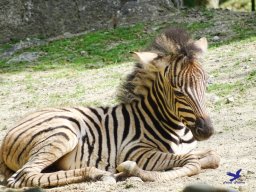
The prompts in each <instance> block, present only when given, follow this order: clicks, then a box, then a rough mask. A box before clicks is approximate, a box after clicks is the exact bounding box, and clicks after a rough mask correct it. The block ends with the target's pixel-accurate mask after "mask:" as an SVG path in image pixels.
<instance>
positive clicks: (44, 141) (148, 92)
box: [0, 28, 220, 188]
mask: <svg viewBox="0 0 256 192" xmlns="http://www.w3.org/2000/svg"><path fill="white" fill-rule="evenodd" d="M206 51H207V40H206V38H201V39H199V40H192V39H191V38H190V35H189V34H188V33H187V32H186V31H185V30H183V29H176V28H170V29H167V30H166V31H164V32H162V33H161V34H160V35H158V36H157V37H156V38H155V39H154V40H153V43H152V45H151V46H150V47H149V48H148V49H147V50H146V51H142V52H133V53H132V54H133V55H134V57H135V59H136V64H135V66H134V69H133V71H132V72H131V73H130V74H129V75H128V76H127V78H126V79H125V80H124V81H123V83H122V84H121V85H120V88H119V90H118V94H117V96H118V99H119V103H118V104H116V105H115V106H105V107H60V108H47V109H43V110H40V111H37V112H34V113H32V114H30V115H28V116H26V117H25V118H24V119H22V120H20V121H19V122H18V123H17V124H16V125H15V126H14V127H13V128H12V129H10V130H9V131H8V132H7V134H6V135H5V137H4V139H3V141H2V144H1V148H0V171H1V173H2V174H3V175H4V176H5V178H6V183H7V186H9V187H12V188H21V187H31V186H39V187H55V186H61V185H66V184H71V183H78V182H83V181H88V180H92V181H94V180H103V181H118V180H119V179H120V178H125V177H129V176H136V177H140V178H141V179H142V180H143V181H170V180H173V179H175V178H177V177H183V176H191V175H195V174H199V173H200V170H201V169H206V168H212V169H213V168H217V167H218V166H219V162H220V156H219V155H218V154H217V152H216V151H214V150H210V149H209V150H205V151H193V149H194V148H195V147H196V142H197V141H202V140H206V139H208V138H210V136H211V135H212V134H213V133H214V128H213V125H212V123H211V119H210V117H209V115H208V113H207V111H206V105H205V91H206V84H207V74H206V72H205V71H204V70H203V68H202V65H201V63H202V60H201V58H202V55H203V53H204V52H206ZM177 167H179V169H177Z"/></svg>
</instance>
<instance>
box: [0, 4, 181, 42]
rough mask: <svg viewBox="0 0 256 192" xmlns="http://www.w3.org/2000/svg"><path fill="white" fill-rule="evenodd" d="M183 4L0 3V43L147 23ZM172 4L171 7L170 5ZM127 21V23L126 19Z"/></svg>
mask: <svg viewBox="0 0 256 192" xmlns="http://www.w3.org/2000/svg"><path fill="white" fill-rule="evenodd" d="M180 1H182V0H86V1H85V0H74V1H70V0H62V1H56V0H47V1H37V0H1V1H0V42H4V41H9V40H11V39H24V38H26V37H53V36H57V35H62V34H64V33H67V32H69V33H77V32H81V31H86V30H94V29H99V28H107V27H113V25H116V23H118V22H119V23H121V22H136V21H141V20H150V19H152V18H155V17H157V16H158V15H161V14H165V13H166V12H168V11H170V10H171V9H172V8H173V7H174V6H175V5H176V6H179V3H177V2H180ZM173 2H174V3H173ZM127 18H128V19H127Z"/></svg>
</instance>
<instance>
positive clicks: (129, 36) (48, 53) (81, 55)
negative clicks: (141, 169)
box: [0, 9, 256, 73]
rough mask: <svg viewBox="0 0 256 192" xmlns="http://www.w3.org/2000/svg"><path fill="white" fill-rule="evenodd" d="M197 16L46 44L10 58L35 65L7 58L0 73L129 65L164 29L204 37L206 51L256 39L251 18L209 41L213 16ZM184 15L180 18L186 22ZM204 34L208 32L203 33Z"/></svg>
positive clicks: (204, 11)
mask: <svg viewBox="0 0 256 192" xmlns="http://www.w3.org/2000/svg"><path fill="white" fill-rule="evenodd" d="M200 11H201V12H200V14H201V16H202V17H204V19H203V20H198V21H197V20H195V21H193V22H190V21H186V19H184V20H181V21H176V20H171V21H169V20H168V21H162V22H156V23H154V24H153V25H152V23H140V24H136V25H133V26H130V27H118V28H117V29H110V30H100V31H97V32H90V33H87V34H85V35H81V36H77V37H73V38H68V39H61V40H56V41H52V42H49V43H47V44H46V45H43V46H39V47H32V48H28V49H24V50H21V51H18V52H17V53H15V55H14V56H17V55H20V54H22V53H24V52H39V53H40V57H39V58H38V60H37V61H34V62H31V63H28V62H19V63H8V60H9V59H10V58H6V59H2V60H1V59H0V73H10V72H20V71H24V70H26V71H45V70H51V69H63V68H70V69H72V70H79V71H80V70H86V69H92V68H102V67H105V66H108V65H110V64H111V65H112V64H119V63H122V62H126V61H130V60H131V56H130V54H129V52H130V51H138V50H143V49H144V48H145V47H147V45H149V43H150V42H151V40H152V39H153V37H154V36H155V35H156V34H158V33H159V32H160V31H161V30H163V29H165V28H167V27H170V26H172V27H181V28H185V29H187V30H188V31H189V32H190V33H191V34H193V36H194V37H195V38H196V39H197V38H199V37H201V36H202V32H203V33H204V36H206V37H207V38H208V39H209V40H210V48H214V47H218V46H222V45H223V44H228V43H231V42H233V41H241V40H246V39H249V41H251V40H255V39H256V32H255V29H254V26H256V20H255V18H253V17H251V18H249V19H247V20H241V21H239V22H238V23H234V24H231V27H232V28H233V31H234V32H235V35H234V36H232V37H229V36H230V35H229V34H222V35H224V36H227V37H228V38H227V39H225V40H223V41H220V42H213V41H211V39H212V37H213V35H214V34H209V29H210V28H211V27H214V23H215V20H214V18H215V16H216V13H215V12H213V11H211V10H207V9H202V10H200ZM186 14H187V13H186V12H182V13H181V14H180V16H181V17H184V18H186ZM207 31H208V32H207ZM15 43H16V42H10V43H6V44H1V45H0V54H2V53H3V52H5V51H7V50H8V49H10V48H11V47H12V46H13V45H14V44H15Z"/></svg>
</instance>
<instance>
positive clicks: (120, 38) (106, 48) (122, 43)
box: [0, 24, 152, 72]
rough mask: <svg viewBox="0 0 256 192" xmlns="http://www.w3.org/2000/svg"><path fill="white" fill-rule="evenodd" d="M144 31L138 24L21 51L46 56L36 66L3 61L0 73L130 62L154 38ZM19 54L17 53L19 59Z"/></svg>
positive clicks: (35, 63) (95, 66)
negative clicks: (131, 53) (131, 55)
mask: <svg viewBox="0 0 256 192" xmlns="http://www.w3.org/2000/svg"><path fill="white" fill-rule="evenodd" d="M143 31H144V25H142V24H137V25H135V26H132V27H121V28H118V29H116V30H101V31H97V32H92V33H88V34H86V35H82V36H79V37H74V38H70V39H62V40H57V41H53V42H50V43H48V44H47V45H44V46H40V47H34V48H28V49H25V50H22V52H40V53H43V54H42V56H41V57H40V58H39V59H38V61H37V62H33V63H30V64H28V63H26V62H20V63H11V64H8V63H7V60H1V61H0V71H1V72H8V71H9V72H13V71H21V70H24V69H32V70H49V69H56V68H64V67H70V68H73V69H78V70H81V69H89V68H100V67H103V66H106V65H109V64H113V63H114V64H115V63H120V62H124V61H128V60H129V55H130V54H129V52H130V51H134V50H139V49H141V48H142V47H144V46H145V44H147V43H148V42H149V41H150V40H151V38H152V37H151V36H150V35H147V34H144V33H143ZM83 52H84V53H85V54H83ZM20 53H21V52H17V53H16V55H18V54H20Z"/></svg>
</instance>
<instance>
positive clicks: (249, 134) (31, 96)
mask: <svg viewBox="0 0 256 192" xmlns="http://www.w3.org/2000/svg"><path fill="white" fill-rule="evenodd" d="M131 65H132V64H130V63H125V64H122V65H119V66H112V67H108V68H106V69H94V70H90V71H82V72H73V73H72V72H71V71H47V72H33V78H32V79H33V80H30V81H29V82H28V81H27V80H26V79H27V78H28V76H29V74H30V72H21V73H14V74H2V75H1V76H0V85H1V89H0V106H1V111H0V130H1V132H0V140H1V139H2V137H3V136H4V134H5V132H6V130H8V128H10V127H11V125H13V124H14V122H15V121H16V120H17V119H18V118H20V117H21V116H23V115H24V114H25V113H27V112H30V111H34V110H35V109H37V108H42V107H46V106H57V105H61V104H62V103H64V104H68V105H73V104H74V105H77V104H79V103H83V104H86V103H87V102H88V103H96V104H98V105H106V104H109V103H110V104H111V103H114V102H115V100H114V96H115V90H116V87H117V85H118V83H119V82H120V79H121V78H122V77H123V76H124V75H125V74H126V73H128V71H129V70H130V68H131ZM205 69H206V70H207V71H208V73H209V74H210V80H211V83H213V84H214V83H226V84H229V83H232V82H236V81H241V82H243V81H246V77H247V76H248V74H249V73H250V72H252V71H255V69H256V42H245V43H242V44H240V43H233V44H232V45H226V46H221V47H219V48H215V49H211V50H209V52H208V56H207V57H206V58H205ZM63 73H66V74H67V75H64V76H63V77H59V78H56V79H52V77H53V76H57V75H59V74H63ZM113 74H114V75H113ZM89 82H90V83H89ZM107 82H111V83H107ZM79 83H81V84H82V85H83V86H84V89H85V90H88V91H86V92H85V93H84V94H83V96H81V97H79V99H73V100H72V98H70V97H63V98H59V99H57V100H52V97H50V95H52V94H53V93H62V92H64V91H65V90H67V91H70V92H73V91H74V90H73V89H75V85H76V84H79ZM249 83H251V84H252V85H250V86H249V87H250V88H246V90H244V92H243V93H240V92H236V90H235V91H234V90H231V91H230V92H229V93H228V94H226V95H222V94H221V92H218V91H216V92H214V91H213V92H211V93H208V95H207V97H208V106H209V109H210V114H211V116H212V119H213V122H214V125H215V129H216V133H215V135H214V136H213V137H211V138H210V139H209V140H207V141H203V142H200V143H198V149H208V148H211V149H215V150H216V151H217V152H218V153H219V154H220V156H221V164H220V167H219V168H218V169H215V170H203V171H202V173H200V174H199V175H195V176H192V177H184V178H179V179H175V180H173V181H170V182H165V183H157V182H146V183H144V182H142V181H140V180H138V179H136V178H132V179H128V180H126V181H123V182H118V183H117V184H107V183H103V182H92V183H81V184H73V185H68V186H64V187H59V188H53V189H47V190H46V191H49V192H50V191H51V192H55V191H56V192H57V191H90V192H92V191H109V192H111V191H124V192H126V191H127V192H136V191H148V192H151V191H152V192H153V191H158V192H161V191H174V192H175V191H182V189H183V188H184V187H185V186H187V185H189V184H198V183H206V184H209V185H213V186H219V187H230V188H233V189H236V190H239V191H250V192H253V191H256V168H255V165H256V128H255V126H256V115H255V113H256V86H255V85H256V83H255V82H249ZM95 85H104V86H101V87H100V88H99V89H93V87H94V86H95ZM31 87H32V88H31ZM31 101H33V102H31ZM106 101H107V102H106ZM239 169H242V171H241V175H242V177H241V178H240V180H239V183H233V184H227V182H228V181H229V179H230V177H229V176H227V175H226V172H228V171H230V172H233V173H235V172H236V171H237V170H239ZM1 190H7V189H6V188H5V187H4V186H2V187H0V191H1Z"/></svg>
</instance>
